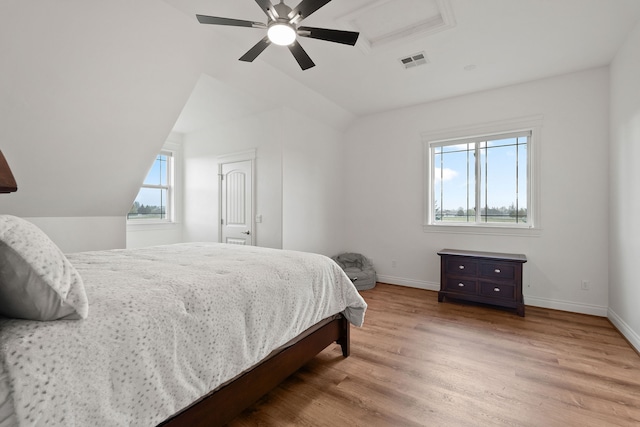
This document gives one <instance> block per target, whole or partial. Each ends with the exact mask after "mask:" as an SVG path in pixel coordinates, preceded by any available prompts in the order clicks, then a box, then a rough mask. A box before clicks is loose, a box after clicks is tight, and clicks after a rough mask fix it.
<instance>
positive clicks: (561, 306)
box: [378, 275, 607, 317]
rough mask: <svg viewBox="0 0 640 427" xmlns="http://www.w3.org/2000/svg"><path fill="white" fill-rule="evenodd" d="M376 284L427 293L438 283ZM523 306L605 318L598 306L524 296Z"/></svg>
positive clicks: (387, 279)
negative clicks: (408, 288)
mask: <svg viewBox="0 0 640 427" xmlns="http://www.w3.org/2000/svg"><path fill="white" fill-rule="evenodd" d="M378 282H380V283H388V284H390V285H400V286H407V287H410V288H418V289H426V290H429V291H439V290H440V282H427V281H424V280H415V279H406V278H404V277H395V276H385V275H378ZM524 303H525V305H531V306H534V307H542V308H550V309H553V310H562V311H569V312H572V313H581V314H590V315H592V316H600V317H607V307H604V306H598V305H589V304H582V303H576V302H570V301H558V300H551V299H546V298H537V297H530V296H527V295H525V296H524Z"/></svg>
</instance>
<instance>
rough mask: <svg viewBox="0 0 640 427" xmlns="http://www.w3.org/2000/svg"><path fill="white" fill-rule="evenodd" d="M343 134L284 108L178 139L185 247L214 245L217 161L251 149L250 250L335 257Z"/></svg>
mask: <svg viewBox="0 0 640 427" xmlns="http://www.w3.org/2000/svg"><path fill="white" fill-rule="evenodd" d="M342 135H343V134H342V131H340V130H336V129H334V128H333V127H332V126H329V125H325V124H323V123H320V122H318V121H316V120H313V119H311V118H309V117H307V116H305V115H302V114H300V113H298V112H294V111H293V110H291V109H288V108H277V109H275V110H272V111H268V112H265V113H260V114H255V115H253V116H250V117H247V118H244V119H241V120H234V121H231V122H228V123H225V124H221V125H216V126H214V127H212V128H210V129H207V130H203V131H198V132H191V133H189V134H187V135H185V138H184V141H185V143H184V158H185V170H186V174H185V224H184V238H185V240H187V241H201V240H208V241H218V223H219V221H220V219H219V212H218V176H217V174H218V166H217V158H218V156H221V155H227V154H233V153H236V152H241V151H244V150H247V149H253V148H255V149H256V184H257V185H256V198H257V201H256V209H255V211H256V215H261V216H262V222H261V223H258V224H256V239H257V242H256V244H257V245H258V246H264V247H273V248H284V249H296V250H304V251H309V252H317V253H322V254H325V255H334V254H335V253H336V252H337V251H339V250H340V248H341V247H342V242H343V238H342V227H343V219H342V216H341V213H342V210H343V208H342V200H343V181H342V170H343V168H342V145H341V144H342Z"/></svg>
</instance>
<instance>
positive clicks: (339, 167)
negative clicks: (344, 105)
mask: <svg viewBox="0 0 640 427" xmlns="http://www.w3.org/2000/svg"><path fill="white" fill-rule="evenodd" d="M286 123H287V126H288V129H289V131H288V132H287V135H288V136H287V138H285V140H284V141H285V143H284V148H283V150H284V151H283V237H282V239H283V247H284V248H285V249H293V250H301V251H307V252H316V253H321V254H323V255H327V256H333V255H337V254H338V253H340V252H341V251H342V249H343V248H344V243H345V239H344V207H343V206H344V205H343V202H344V194H345V192H344V162H343V160H344V159H343V157H344V156H343V151H344V148H343V145H344V135H343V132H342V131H338V130H336V129H333V128H331V127H329V126H326V125H323V124H322V123H319V122H318V121H316V120H313V119H311V118H308V117H306V116H303V115H301V114H299V113H297V112H294V111H291V110H289V111H287V121H286Z"/></svg>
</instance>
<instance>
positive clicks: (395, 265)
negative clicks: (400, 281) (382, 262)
mask: <svg viewBox="0 0 640 427" xmlns="http://www.w3.org/2000/svg"><path fill="white" fill-rule="evenodd" d="M397 266H398V261H396V260H395V259H394V260H393V261H391V267H392V268H396V267H397Z"/></svg>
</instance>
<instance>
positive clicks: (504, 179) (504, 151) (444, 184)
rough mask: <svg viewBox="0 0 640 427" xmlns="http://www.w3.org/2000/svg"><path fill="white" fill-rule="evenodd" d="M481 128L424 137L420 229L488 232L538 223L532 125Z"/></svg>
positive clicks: (533, 129)
mask: <svg viewBox="0 0 640 427" xmlns="http://www.w3.org/2000/svg"><path fill="white" fill-rule="evenodd" d="M512 129H513V128H512ZM516 129H517V128H516ZM483 130H484V131H485V132H482V133H480V132H478V133H476V134H477V135H480V136H473V137H464V136H463V137H454V138H433V137H432V136H426V137H425V160H426V161H427V162H428V163H427V165H426V171H427V172H426V176H425V177H426V180H427V198H426V203H425V206H426V215H425V217H426V224H425V231H438V227H440V231H442V229H443V228H445V229H449V230H451V227H459V228H460V229H461V227H467V229H466V230H467V231H469V227H474V229H480V228H483V229H485V230H489V231H488V232H491V231H490V230H491V229H493V230H494V231H496V229H502V230H505V229H509V228H511V229H529V228H534V225H537V224H535V220H536V219H537V217H538V216H537V215H536V212H537V206H535V205H536V201H537V197H535V192H534V189H535V188H536V186H535V185H534V179H533V178H534V176H535V175H536V174H534V170H533V164H534V163H533V157H534V153H533V150H532V148H533V137H534V132H536V128H535V127H528V128H527V129H524V130H517V131H511V130H509V129H504V126H503V128H502V129H500V130H499V131H497V132H496V131H493V132H487V129H483ZM471 134H472V135H473V134H474V133H471ZM441 136H442V135H441ZM534 208H536V209H534ZM462 230H464V229H462Z"/></svg>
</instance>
